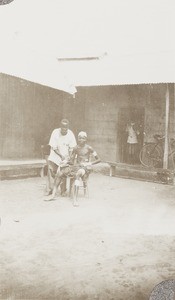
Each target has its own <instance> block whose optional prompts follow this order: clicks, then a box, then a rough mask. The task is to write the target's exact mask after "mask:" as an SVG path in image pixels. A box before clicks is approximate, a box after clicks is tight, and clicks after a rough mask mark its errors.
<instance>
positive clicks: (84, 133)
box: [78, 131, 87, 138]
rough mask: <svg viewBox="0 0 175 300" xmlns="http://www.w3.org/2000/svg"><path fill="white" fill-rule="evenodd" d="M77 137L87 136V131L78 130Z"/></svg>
mask: <svg viewBox="0 0 175 300" xmlns="http://www.w3.org/2000/svg"><path fill="white" fill-rule="evenodd" d="M78 137H82V138H87V133H86V132H84V131H80V132H79V134H78Z"/></svg>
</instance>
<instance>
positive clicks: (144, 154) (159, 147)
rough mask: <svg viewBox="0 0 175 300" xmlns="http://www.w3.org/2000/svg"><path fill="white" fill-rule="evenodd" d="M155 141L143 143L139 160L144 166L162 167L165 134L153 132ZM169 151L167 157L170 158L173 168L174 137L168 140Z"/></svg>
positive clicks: (174, 158)
mask: <svg viewBox="0 0 175 300" xmlns="http://www.w3.org/2000/svg"><path fill="white" fill-rule="evenodd" d="M153 137H154V139H155V142H153V143H147V144H145V145H144V146H143V147H142V149H141V151H140V154H139V159H140V162H141V164H142V165H143V166H145V167H153V168H161V167H163V155H164V139H165V136H161V135H159V134H155V135H154V136H153ZM169 148H170V152H169V153H168V159H172V162H173V169H174V166H175V139H173V138H172V139H171V140H170V147H169Z"/></svg>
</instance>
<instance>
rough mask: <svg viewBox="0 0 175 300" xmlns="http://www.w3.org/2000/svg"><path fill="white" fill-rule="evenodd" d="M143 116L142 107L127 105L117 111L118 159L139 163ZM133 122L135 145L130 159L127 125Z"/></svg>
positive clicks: (124, 161) (129, 162) (143, 110)
mask: <svg viewBox="0 0 175 300" xmlns="http://www.w3.org/2000/svg"><path fill="white" fill-rule="evenodd" d="M144 118H145V109H144V108H143V107H137V108H136V107H135V106H128V107H122V108H120V110H119V113H118V126H117V128H118V130H117V131H118V134H117V136H118V138H117V140H118V143H119V147H118V149H119V159H120V162H122V163H128V164H140V161H139V153H140V150H141V148H142V146H143V133H144ZM131 123H133V124H134V125H133V126H134V127H133V128H134V130H135V132H136V136H137V137H136V139H137V142H136V143H137V145H136V147H135V150H134V151H135V153H134V161H132V160H131V158H130V154H129V147H128V146H129V143H128V126H129V124H131Z"/></svg>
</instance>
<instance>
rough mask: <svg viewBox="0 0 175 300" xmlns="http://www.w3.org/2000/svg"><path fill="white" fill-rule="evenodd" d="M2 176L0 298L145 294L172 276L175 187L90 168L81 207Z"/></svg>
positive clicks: (141, 297) (120, 298)
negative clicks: (107, 173)
mask: <svg viewBox="0 0 175 300" xmlns="http://www.w3.org/2000/svg"><path fill="white" fill-rule="evenodd" d="M44 184H45V181H44V179H42V178H30V179H23V180H11V181H1V182H0V217H1V226H0V299H49V300H50V299H60V300H62V299H64V300H69V299H70V300H74V299H78V300H80V299H81V300H92V299H99V300H108V299H110V300H112V299H113V300H114V299H117V300H125V299H127V300H131V299H132V300H146V299H149V296H150V293H151V291H152V289H153V287H154V286H155V285H156V284H158V283H160V282H161V281H163V280H166V279H175V250H174V249H175V187H173V186H166V185H161V184H154V183H147V182H141V181H140V182H139V181H135V180H129V179H121V178H113V177H109V176H105V175H101V174H91V177H90V180H89V198H87V197H86V198H83V197H80V206H79V207H73V205H72V203H71V201H70V199H68V198H61V197H58V198H57V199H56V200H55V201H49V202H46V201H44V196H43V195H44V187H45V185H44Z"/></svg>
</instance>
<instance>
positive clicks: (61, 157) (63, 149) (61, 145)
mask: <svg viewBox="0 0 175 300" xmlns="http://www.w3.org/2000/svg"><path fill="white" fill-rule="evenodd" d="M76 144H77V143H76V139H75V136H74V134H73V132H72V131H71V130H70V129H69V121H68V120H67V119H63V120H62V121H61V124H60V128H56V129H54V130H53V132H52V134H51V137H50V141H49V145H50V147H51V148H50V155H49V157H48V177H52V178H55V175H56V173H57V169H58V167H59V166H60V164H62V163H63V162H65V161H68V160H69V158H70V155H71V152H72V150H73V148H74V147H75V146H76ZM49 182H51V180H49ZM65 193H66V178H65V179H64V180H63V181H62V184H61V195H62V196H65ZM50 194H52V187H51V184H50V186H49V191H48V195H50Z"/></svg>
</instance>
